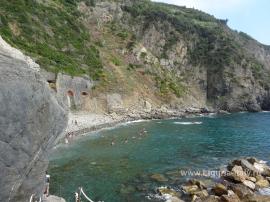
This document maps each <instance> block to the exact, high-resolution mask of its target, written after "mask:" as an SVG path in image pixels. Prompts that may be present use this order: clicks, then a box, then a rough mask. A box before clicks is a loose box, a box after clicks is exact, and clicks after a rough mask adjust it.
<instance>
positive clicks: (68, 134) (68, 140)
mask: <svg viewBox="0 0 270 202" xmlns="http://www.w3.org/2000/svg"><path fill="white" fill-rule="evenodd" d="M73 137H75V134H74V133H73V132H68V133H67V134H66V136H65V143H66V144H68V143H69V142H70V140H71V139H72V138H73Z"/></svg>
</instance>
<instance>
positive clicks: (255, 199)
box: [242, 194, 270, 202]
mask: <svg viewBox="0 0 270 202" xmlns="http://www.w3.org/2000/svg"><path fill="white" fill-rule="evenodd" d="M242 201H243V202H269V201H270V196H263V195H256V194H252V195H248V196H246V197H245V198H244V199H243V200H242Z"/></svg>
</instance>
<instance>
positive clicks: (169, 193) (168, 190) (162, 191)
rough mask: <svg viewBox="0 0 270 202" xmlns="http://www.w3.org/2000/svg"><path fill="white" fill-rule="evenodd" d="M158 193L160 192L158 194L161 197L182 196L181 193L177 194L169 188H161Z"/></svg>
mask: <svg viewBox="0 0 270 202" xmlns="http://www.w3.org/2000/svg"><path fill="white" fill-rule="evenodd" d="M157 191H158V193H159V194H160V195H166V194H167V195H170V196H172V197H180V196H181V194H180V193H179V192H177V191H175V190H174V189H171V188H169V187H159V188H158V189H157Z"/></svg>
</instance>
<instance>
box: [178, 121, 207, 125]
mask: <svg viewBox="0 0 270 202" xmlns="http://www.w3.org/2000/svg"><path fill="white" fill-rule="evenodd" d="M173 123H174V124H179V125H200V124H202V122H200V121H192V122H179V121H176V122H173Z"/></svg>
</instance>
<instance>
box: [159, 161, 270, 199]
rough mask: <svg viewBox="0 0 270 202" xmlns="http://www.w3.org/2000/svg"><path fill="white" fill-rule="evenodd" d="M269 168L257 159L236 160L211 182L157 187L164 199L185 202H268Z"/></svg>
mask: <svg viewBox="0 0 270 202" xmlns="http://www.w3.org/2000/svg"><path fill="white" fill-rule="evenodd" d="M269 171H270V167H269V166H268V165H267V164H266V162H264V161H261V160H258V159H256V158H245V159H237V160H234V161H232V162H231V163H229V165H228V166H227V169H226V170H224V171H221V177H220V178H219V179H215V180H213V183H212V184H211V183H207V185H206V184H205V183H204V180H205V179H200V180H197V179H190V180H188V181H187V182H186V183H185V184H183V185H179V186H178V187H179V188H180V189H179V190H176V189H175V188H171V187H159V188H158V189H157V195H159V196H160V197H162V199H163V200H164V201H183V200H184V201H186V202H270V172H269Z"/></svg>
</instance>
